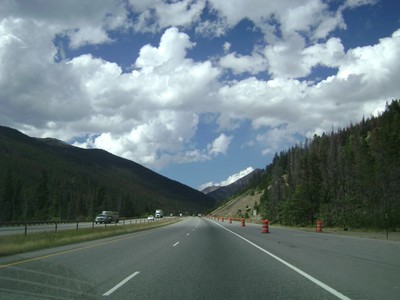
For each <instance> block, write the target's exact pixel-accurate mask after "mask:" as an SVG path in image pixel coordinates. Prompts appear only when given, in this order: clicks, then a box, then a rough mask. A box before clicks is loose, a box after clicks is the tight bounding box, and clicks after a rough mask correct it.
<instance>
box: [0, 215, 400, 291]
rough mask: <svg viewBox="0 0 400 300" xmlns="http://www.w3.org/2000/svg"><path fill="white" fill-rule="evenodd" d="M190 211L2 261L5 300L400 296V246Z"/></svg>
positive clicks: (0, 276) (0, 275) (0, 287)
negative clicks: (163, 222)
mask: <svg viewBox="0 0 400 300" xmlns="http://www.w3.org/2000/svg"><path fill="white" fill-rule="evenodd" d="M270 231H271V233H270V234H262V233H261V225H255V224H246V226H245V227H241V226H240V224H239V223H238V222H234V223H233V224H229V223H228V222H226V221H225V222H221V221H214V220H210V219H206V218H199V217H189V218H184V219H183V220H182V221H181V222H178V223H175V224H173V225H169V226H166V227H161V228H156V229H152V230H147V231H142V232H137V233H133V234H129V235H123V236H118V237H113V238H107V239H102V240H97V241H91V242H86V243H80V244H75V245H69V246H64V247H58V248H53V249H47V250H41V251H36V252H30V253H26V254H20V255H15V256H10V257H3V258H0V299H21V298H24V299H257V298H258V299H399V295H400V280H399V278H400V243H399V242H393V241H381V240H370V239H359V238H351V237H344V236H338V235H332V234H326V233H316V232H303V231H296V230H286V229H277V228H271V229H270Z"/></svg>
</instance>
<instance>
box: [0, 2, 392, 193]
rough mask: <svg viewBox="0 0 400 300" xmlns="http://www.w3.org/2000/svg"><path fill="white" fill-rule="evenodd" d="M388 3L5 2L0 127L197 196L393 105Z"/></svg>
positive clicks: (0, 17)
mask: <svg viewBox="0 0 400 300" xmlns="http://www.w3.org/2000/svg"><path fill="white" fill-rule="evenodd" d="M398 49H400V2H399V1H397V0H380V1H379V0H330V1H329V0H324V1H322V0H298V1H296V0H286V1H285V0H280V1H272V0H271V1H267V0H230V1H220V0H198V1H195V0H182V1H178V0H170V1H161V0H129V1H128V0H117V1H108V0H96V1H94V0H59V1H55V0H48V1H39V0H30V1H23V0H19V1H17V0H5V1H1V3H0V124H1V125H5V126H10V127H13V128H16V129H18V130H21V131H22V132H24V133H26V134H28V135H30V136H36V137H54V138H58V139H61V140H64V141H66V142H69V143H71V144H73V145H75V146H79V147H84V148H102V149H105V150H107V151H109V152H111V153H113V154H116V155H118V156H122V157H125V158H127V159H131V160H133V161H136V162H138V163H140V164H142V165H145V166H146V167H148V168H151V169H152V170H154V171H156V172H158V173H160V174H163V175H165V176H167V177H169V178H171V179H174V180H177V181H180V182H182V183H184V184H187V185H189V186H191V187H193V188H200V187H204V186H206V185H209V184H222V185H223V184H227V183H229V182H231V181H233V180H235V179H237V178H239V177H240V176H243V175H245V174H247V173H248V172H249V171H251V170H252V169H255V168H264V167H265V166H266V165H268V164H269V163H270V162H271V160H272V158H273V156H274V154H275V152H280V151H282V150H285V149H287V148H288V147H290V146H292V145H294V144H296V143H300V142H302V141H304V139H305V138H309V137H312V136H313V135H314V134H321V133H323V132H325V131H331V130H332V128H338V127H343V126H346V125H348V124H349V123H350V122H358V121H359V120H361V118H362V117H363V116H366V117H368V116H370V115H376V114H378V113H379V112H381V111H382V110H383V109H384V107H385V103H386V102H387V101H390V100H391V99H398V98H399V94H400V86H399V84H398V79H399V78H400V51H399V50H398Z"/></svg>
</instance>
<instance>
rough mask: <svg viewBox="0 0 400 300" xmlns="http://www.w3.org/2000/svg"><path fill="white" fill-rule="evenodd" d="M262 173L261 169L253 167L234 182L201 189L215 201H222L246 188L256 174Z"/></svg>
mask: <svg viewBox="0 0 400 300" xmlns="http://www.w3.org/2000/svg"><path fill="white" fill-rule="evenodd" d="M261 173H262V170H261V169H255V170H254V171H252V172H251V173H249V174H247V175H246V176H243V177H242V178H240V179H238V180H236V181H235V182H233V183H231V184H229V185H226V186H215V185H213V186H209V187H206V188H205V189H203V190H202V192H203V193H204V194H206V195H207V196H209V197H211V198H213V199H214V200H215V201H216V202H217V203H219V202H221V201H224V200H226V199H228V198H230V197H231V196H233V195H234V194H235V193H237V192H239V191H241V190H243V189H246V188H247V187H248V185H249V182H250V181H251V180H252V179H253V178H254V177H255V176H256V175H259V174H261Z"/></svg>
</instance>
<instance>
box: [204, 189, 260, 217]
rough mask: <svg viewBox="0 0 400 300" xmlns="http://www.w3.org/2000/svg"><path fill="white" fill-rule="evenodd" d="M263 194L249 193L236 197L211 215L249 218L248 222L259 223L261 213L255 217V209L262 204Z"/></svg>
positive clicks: (257, 213)
mask: <svg viewBox="0 0 400 300" xmlns="http://www.w3.org/2000/svg"><path fill="white" fill-rule="evenodd" d="M261 195H262V192H253V193H252V192H248V193H245V194H243V195H240V196H238V197H235V198H233V199H231V200H229V201H228V202H226V203H225V204H223V205H222V206H220V207H218V208H217V209H216V210H214V211H213V212H212V213H211V215H214V216H219V217H224V218H241V217H246V218H247V216H248V221H250V222H255V223H256V222H259V221H260V220H261V216H260V215H259V211H257V212H256V215H254V210H255V208H256V207H257V206H258V205H259V204H260V197H261Z"/></svg>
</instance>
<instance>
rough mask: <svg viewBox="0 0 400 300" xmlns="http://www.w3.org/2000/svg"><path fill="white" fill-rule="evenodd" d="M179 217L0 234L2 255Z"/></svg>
mask: <svg viewBox="0 0 400 300" xmlns="http://www.w3.org/2000/svg"><path fill="white" fill-rule="evenodd" d="M179 221H180V219H179V218H172V219H170V218H168V219H163V220H160V221H157V222H148V223H139V224H129V225H121V226H107V227H97V228H84V229H79V230H76V229H71V230H61V231H58V232H37V233H31V234H28V235H24V234H15V235H6V236H0V256H7V255H13V254H18V253H23V252H29V251H34V250H39V249H45V248H52V247H57V246H63V245H68V244H74V243H79V242H85V241H91V240H96V239H101V238H106V237H111V236H116V235H121V234H127V233H133V232H137V231H142V230H147V229H151V228H156V227H161V226H166V225H169V224H173V223H176V222H179Z"/></svg>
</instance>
